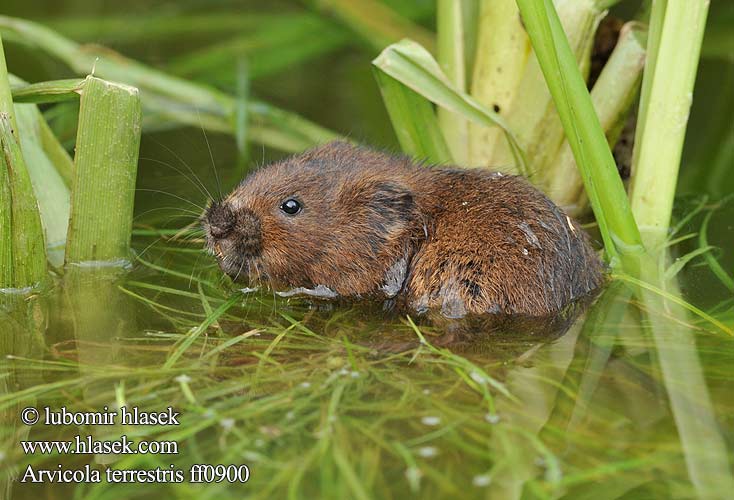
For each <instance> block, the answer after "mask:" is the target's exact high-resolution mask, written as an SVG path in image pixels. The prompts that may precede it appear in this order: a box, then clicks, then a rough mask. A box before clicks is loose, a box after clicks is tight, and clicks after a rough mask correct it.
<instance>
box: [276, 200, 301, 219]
mask: <svg viewBox="0 0 734 500" xmlns="http://www.w3.org/2000/svg"><path fill="white" fill-rule="evenodd" d="M280 209H281V210H282V211H283V212H285V213H287V214H288V215H296V214H297V213H298V212H300V211H301V204H300V203H299V202H298V200H294V199H293V198H289V199H287V200H285V201H284V202H283V204H282V205H281V206H280Z"/></svg>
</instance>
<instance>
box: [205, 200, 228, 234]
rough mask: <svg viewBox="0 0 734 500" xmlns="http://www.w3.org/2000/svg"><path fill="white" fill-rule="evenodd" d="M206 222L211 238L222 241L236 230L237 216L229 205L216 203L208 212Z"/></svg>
mask: <svg viewBox="0 0 734 500" xmlns="http://www.w3.org/2000/svg"><path fill="white" fill-rule="evenodd" d="M204 220H205V225H206V227H207V228H208V232H209V236H211V237H212V238H215V239H222V238H226V237H227V236H228V235H229V234H230V233H231V232H232V230H233V229H234V225H235V214H234V212H232V208H231V207H230V206H229V204H227V203H217V202H214V203H212V205H211V206H210V207H209V210H207V212H206V217H205V219H204Z"/></svg>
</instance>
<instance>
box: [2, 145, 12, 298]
mask: <svg viewBox="0 0 734 500" xmlns="http://www.w3.org/2000/svg"><path fill="white" fill-rule="evenodd" d="M12 196H13V194H12V192H11V191H10V176H9V175H8V168H7V166H6V165H5V159H4V158H3V159H0V290H2V289H3V288H10V287H12V286H13V233H12V228H11V226H10V225H11V223H12V221H13V203H12V200H13V198H12Z"/></svg>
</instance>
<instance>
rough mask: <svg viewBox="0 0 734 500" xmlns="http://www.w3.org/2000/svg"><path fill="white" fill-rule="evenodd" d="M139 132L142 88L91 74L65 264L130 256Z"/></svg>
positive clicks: (78, 143)
mask: <svg viewBox="0 0 734 500" xmlns="http://www.w3.org/2000/svg"><path fill="white" fill-rule="evenodd" d="M140 133H141V108H140V97H139V94H138V90H137V89H135V88H133V87H129V86H127V85H122V84H117V83H110V82H107V81H104V80H100V79H99V78H95V77H92V76H89V77H87V79H86V81H85V82H84V88H83V90H82V98H81V104H80V112H79V131H78V134H77V140H76V156H75V158H74V162H75V166H76V172H75V174H76V175H75V178H74V187H73V191H72V193H73V194H72V200H71V220H70V221H69V238H68V241H67V245H66V262H67V263H80V262H85V261H91V262H102V261H107V262H114V261H127V260H128V259H129V258H130V254H129V251H130V250H129V246H130V234H131V233H130V232H131V229H132V216H133V201H134V197H135V196H134V195H135V176H136V172H137V166H138V149H139V147H140Z"/></svg>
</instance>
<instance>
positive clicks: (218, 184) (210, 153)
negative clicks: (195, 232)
mask: <svg viewBox="0 0 734 500" xmlns="http://www.w3.org/2000/svg"><path fill="white" fill-rule="evenodd" d="M196 116H197V117H198V118H199V126H200V127H201V133H202V134H204V142H206V149H207V150H208V151H209V159H210V160H211V162H212V169H213V170H214V179H215V180H216V181H217V190H218V191H219V199H222V198H223V197H224V195H223V194H222V183H221V181H220V180H219V172H218V171H217V164H216V163H215V162H214V153H213V152H212V147H211V145H210V144H209V137H207V135H206V129H205V128H204V124H203V123H202V121H201V113H199V110H198V109H197V110H196Z"/></svg>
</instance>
